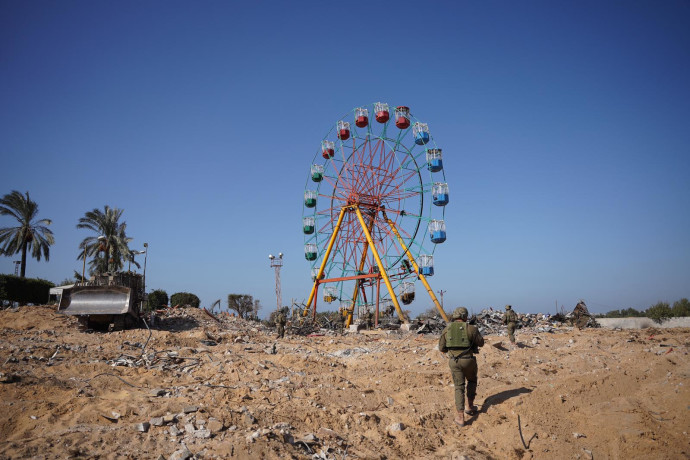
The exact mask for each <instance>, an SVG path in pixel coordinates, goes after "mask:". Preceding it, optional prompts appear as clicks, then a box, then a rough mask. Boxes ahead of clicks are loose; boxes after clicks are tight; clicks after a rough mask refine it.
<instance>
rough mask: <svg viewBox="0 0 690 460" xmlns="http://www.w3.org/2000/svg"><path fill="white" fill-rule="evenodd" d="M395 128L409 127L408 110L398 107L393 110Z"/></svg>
mask: <svg viewBox="0 0 690 460" xmlns="http://www.w3.org/2000/svg"><path fill="white" fill-rule="evenodd" d="M395 126H397V127H398V128H400V129H407V128H409V127H410V108H409V107H405V106H402V105H401V106H400V107H396V108H395Z"/></svg>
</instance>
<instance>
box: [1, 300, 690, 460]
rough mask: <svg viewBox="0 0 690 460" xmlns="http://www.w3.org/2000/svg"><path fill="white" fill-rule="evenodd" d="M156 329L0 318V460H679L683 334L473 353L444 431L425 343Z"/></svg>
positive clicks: (34, 314)
mask: <svg viewBox="0 0 690 460" xmlns="http://www.w3.org/2000/svg"><path fill="white" fill-rule="evenodd" d="M157 327H158V329H153V330H152V331H151V332H150V333H149V331H148V330H147V329H145V328H142V329H134V330H126V331H119V332H111V333H87V332H82V331H80V330H79V327H78V325H77V323H76V321H75V320H73V319H71V318H69V317H65V316H63V315H59V314H57V313H55V311H54V309H53V308H52V307H21V308H19V309H17V310H16V311H11V310H6V311H2V312H0V328H1V334H0V365H1V367H0V373H1V374H0V396H1V398H0V401H1V402H0V404H2V409H3V422H2V424H1V425H0V458H29V457H30V458H51V459H52V458H153V459H157V458H159V456H161V455H162V456H163V457H164V458H166V459H172V458H177V459H179V458H192V456H193V457H195V458H338V459H340V458H462V456H463V455H464V456H466V457H467V458H472V459H484V458H487V459H488V458H516V459H520V458H559V459H560V458H583V459H584V458H594V457H596V458H655V459H658V458H669V459H671V458H673V459H675V458H687V457H688V456H690V442H689V441H690V440H689V438H688V433H687V431H688V426H690V415H689V412H690V411H688V401H690V391H689V389H688V383H687V382H688V377H690V366H689V359H688V353H687V352H688V344H689V343H690V330H689V329H665V330H654V331H650V330H646V331H633V332H631V331H610V330H602V329H589V330H583V331H580V332H578V331H573V330H571V329H569V328H566V329H565V331H564V332H561V333H546V332H545V333H539V334H536V335H535V334H529V335H527V334H524V333H523V334H518V336H517V338H518V341H519V342H521V346H519V347H518V348H516V349H514V350H511V349H510V348H509V344H508V343H507V341H506V340H505V338H503V337H500V336H489V337H487V344H486V345H485V347H484V348H483V349H482V350H481V352H480V354H479V356H478V364H479V371H480V379H479V388H478V396H477V401H476V402H477V403H478V405H479V409H480V411H479V414H478V415H477V416H475V417H473V418H471V419H470V421H469V423H468V425H467V426H465V427H464V428H462V429H461V428H458V427H457V426H456V425H454V424H453V422H452V420H453V416H454V413H453V387H452V385H451V378H450V373H449V370H448V365H447V362H446V359H445V358H444V356H443V355H442V354H441V353H439V352H438V350H437V349H436V345H437V336H434V335H426V336H423V335H417V334H414V333H400V332H378V333H376V332H372V333H369V334H352V335H346V336H344V337H335V336H332V335H325V336H321V337H294V336H290V337H287V338H286V339H285V340H281V341H276V340H275V333H273V332H271V333H270V334H267V333H266V331H265V330H264V329H263V327H261V326H258V325H257V324H256V323H251V322H245V321H243V320H241V319H238V318H222V319H221V320H220V321H217V320H216V319H214V318H211V317H210V316H209V315H207V314H206V313H205V312H204V311H202V310H198V309H178V311H175V312H171V313H169V314H168V315H167V316H164V317H162V318H161V319H160V321H159V322H158V326H157ZM518 332H519V331H518Z"/></svg>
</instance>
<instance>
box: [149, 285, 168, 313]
mask: <svg viewBox="0 0 690 460" xmlns="http://www.w3.org/2000/svg"><path fill="white" fill-rule="evenodd" d="M166 305H168V293H167V292H165V291H164V290H162V289H156V290H155V291H153V292H150V293H149V300H148V308H147V309H148V310H149V311H150V310H155V309H156V308H160V307H163V306H166Z"/></svg>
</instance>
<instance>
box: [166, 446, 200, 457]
mask: <svg viewBox="0 0 690 460" xmlns="http://www.w3.org/2000/svg"><path fill="white" fill-rule="evenodd" d="M193 456H194V454H192V453H191V452H190V451H189V449H187V448H186V447H185V448H183V449H180V450H177V451H175V452H174V453H173V454H172V455H171V456H170V460H189V459H190V458H192V457H193Z"/></svg>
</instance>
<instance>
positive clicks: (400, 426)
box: [388, 422, 406, 434]
mask: <svg viewBox="0 0 690 460" xmlns="http://www.w3.org/2000/svg"><path fill="white" fill-rule="evenodd" d="M405 428H406V427H405V424H404V423H402V422H397V423H392V424H391V425H390V426H389V427H388V433H389V434H391V433H396V432H398V431H403V430H404V429H405Z"/></svg>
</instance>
